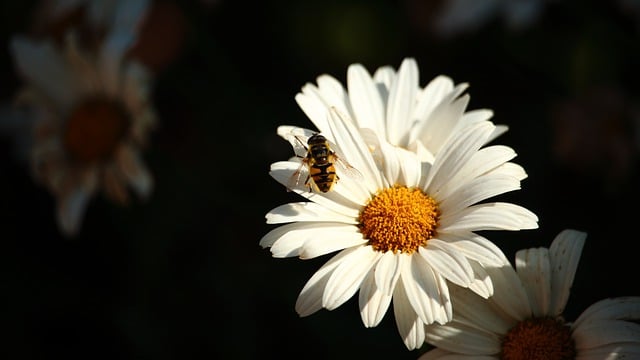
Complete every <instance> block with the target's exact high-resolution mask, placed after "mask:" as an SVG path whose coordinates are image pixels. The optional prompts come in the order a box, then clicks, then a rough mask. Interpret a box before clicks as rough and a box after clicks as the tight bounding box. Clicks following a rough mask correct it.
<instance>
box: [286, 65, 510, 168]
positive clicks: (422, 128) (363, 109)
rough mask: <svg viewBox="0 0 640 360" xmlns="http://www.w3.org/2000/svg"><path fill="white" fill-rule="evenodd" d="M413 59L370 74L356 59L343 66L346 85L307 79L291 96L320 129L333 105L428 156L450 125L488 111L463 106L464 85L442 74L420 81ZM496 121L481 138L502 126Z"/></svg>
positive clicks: (430, 157)
mask: <svg viewBox="0 0 640 360" xmlns="http://www.w3.org/2000/svg"><path fill="white" fill-rule="evenodd" d="M419 82H420V77H419V70H418V65H417V64H416V61H415V60H414V59H413V58H406V59H404V60H403V62H402V64H401V65H400V68H399V69H398V71H395V70H394V69H393V68H392V67H390V66H383V67H380V68H378V69H377V70H376V72H375V73H374V74H373V76H371V75H370V74H369V72H368V71H367V70H366V69H365V67H364V66H363V65H361V64H352V65H350V66H349V68H348V70H347V89H345V88H344V87H343V86H342V84H341V83H340V82H339V81H338V80H336V79H335V78H334V77H332V76H330V75H321V76H319V77H318V78H317V85H314V84H311V83H307V84H305V85H304V86H303V87H302V91H301V92H300V93H298V94H297V95H296V98H295V99H296V101H297V103H298V105H299V106H300V108H301V109H302V110H303V111H304V113H305V114H306V115H307V116H308V117H309V119H310V120H311V121H312V122H313V124H314V125H315V126H316V127H317V128H318V129H319V130H320V132H327V131H328V130H329V124H328V123H327V115H326V113H327V111H329V109H330V108H331V107H335V108H336V109H338V110H339V111H340V112H342V113H344V114H346V115H347V116H348V118H349V119H352V120H353V122H354V124H355V125H356V126H357V127H359V128H364V129H370V130H372V131H373V132H375V133H376V134H378V135H379V136H381V137H382V138H384V139H385V140H386V141H387V142H389V143H390V144H392V145H395V146H398V147H401V148H404V149H408V150H411V151H413V152H416V153H417V154H419V155H420V158H421V159H424V160H426V161H433V157H434V156H435V154H437V153H438V152H439V151H440V149H441V148H442V145H443V144H444V142H445V141H446V139H447V138H448V137H449V136H450V135H451V134H452V133H453V132H454V131H455V130H456V129H460V128H463V127H464V126H466V125H469V124H473V123H476V122H479V121H487V120H489V119H490V118H491V117H492V116H493V112H492V111H491V110H489V109H479V110H473V111H465V110H466V107H467V105H468V103H469V95H468V94H464V95H463V93H464V91H465V90H466V89H467V87H468V84H466V83H462V84H458V85H454V83H453V80H452V79H451V78H449V77H448V76H444V75H440V76H437V77H436V78H434V79H432V80H431V81H430V82H429V83H428V84H427V85H426V86H425V87H424V88H423V87H421V86H420V84H419ZM507 129H508V128H507V126H505V125H499V126H496V127H495V128H494V130H493V132H492V134H491V136H489V137H488V138H487V142H488V141H491V140H493V139H494V138H496V137H497V136H499V135H501V134H502V133H504V132H505V131H507Z"/></svg>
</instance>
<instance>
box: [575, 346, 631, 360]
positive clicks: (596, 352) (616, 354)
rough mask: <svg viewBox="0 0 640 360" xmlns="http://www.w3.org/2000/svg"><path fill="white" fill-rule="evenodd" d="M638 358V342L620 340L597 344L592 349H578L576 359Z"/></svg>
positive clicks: (611, 359) (616, 359)
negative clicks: (618, 341)
mask: <svg viewBox="0 0 640 360" xmlns="http://www.w3.org/2000/svg"><path fill="white" fill-rule="evenodd" d="M620 359H640V343H638V342H637V341H636V342H620V343H613V344H607V345H602V346H598V347H596V348H592V349H580V350H579V354H578V355H577V356H576V360H620Z"/></svg>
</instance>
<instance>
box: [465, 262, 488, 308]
mask: <svg viewBox="0 0 640 360" xmlns="http://www.w3.org/2000/svg"><path fill="white" fill-rule="evenodd" d="M469 264H470V265H471V268H473V281H472V282H471V284H469V290H471V291H473V292H474V293H476V294H477V295H479V296H481V297H483V298H485V299H488V298H490V297H491V296H492V295H493V281H492V280H491V277H490V276H489V273H488V272H487V270H486V268H485V267H484V266H483V265H480V264H479V263H478V262H476V261H469Z"/></svg>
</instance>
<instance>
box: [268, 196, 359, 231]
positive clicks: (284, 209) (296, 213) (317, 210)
mask: <svg viewBox="0 0 640 360" xmlns="http://www.w3.org/2000/svg"><path fill="white" fill-rule="evenodd" d="M265 218H266V219H267V224H280V223H288V222H295V221H330V222H337V223H343V224H352V225H355V224H357V223H358V222H357V220H356V219H355V218H353V217H348V216H345V215H344V214H339V213H337V212H335V211H332V210H330V209H328V208H326V207H324V206H322V205H319V204H316V203H314V202H310V201H304V202H296V203H289V204H284V205H280V206H278V207H276V208H274V209H272V210H271V211H269V212H268V213H267V215H266V216H265Z"/></svg>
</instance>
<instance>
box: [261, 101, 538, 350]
mask: <svg viewBox="0 0 640 360" xmlns="http://www.w3.org/2000/svg"><path fill="white" fill-rule="evenodd" d="M344 116H346V115H340V114H339V112H338V111H337V110H335V109H332V111H330V112H329V118H328V119H327V120H326V127H325V128H324V129H325V130H323V133H322V134H323V135H324V136H325V137H326V138H327V139H328V140H329V141H331V144H334V145H335V146H336V149H335V150H336V151H337V153H338V154H339V156H340V158H341V159H344V160H345V162H347V163H348V164H350V165H351V166H353V167H354V168H356V169H357V170H358V171H359V172H360V174H361V175H362V176H361V178H352V177H349V176H347V175H346V174H345V173H344V172H341V168H340V167H336V169H337V175H338V176H339V181H338V182H337V184H336V185H335V186H333V188H332V190H331V191H328V192H325V193H323V192H308V191H307V188H305V187H302V188H294V189H293V191H295V192H297V193H298V194H300V195H302V196H304V197H305V198H307V199H308V200H310V201H308V202H296V203H289V204H285V205H282V206H279V207H276V208H275V209H273V210H271V211H269V212H268V213H267V215H266V220H267V223H269V224H284V223H288V224H285V225H282V226H280V227H277V228H275V229H273V230H271V231H270V232H268V233H267V234H266V235H265V236H264V237H263V238H262V239H261V240H260V245H261V246H262V247H264V248H267V247H270V250H271V253H272V255H273V256H274V257H277V258H282V257H292V256H298V257H300V258H301V259H310V258H315V257H318V256H322V255H325V254H329V253H332V252H336V251H339V252H338V254H337V255H335V256H334V257H333V258H332V259H331V260H329V261H328V262H327V263H326V264H325V265H324V266H322V267H321V268H320V269H319V270H318V271H317V272H316V273H315V274H314V275H313V276H312V277H311V279H310V280H309V281H308V282H307V284H306V285H305V286H304V288H303V289H302V291H301V293H300V295H299V297H298V300H297V303H296V311H297V312H298V314H300V316H307V315H310V314H312V313H314V312H316V311H318V310H320V309H321V308H326V309H328V310H332V309H335V308H337V307H339V306H340V305H342V304H343V303H345V302H346V301H347V300H348V299H350V298H351V297H352V296H353V295H354V294H355V293H356V292H357V291H359V303H360V314H361V317H362V321H363V322H364V325H365V326H366V327H373V326H376V325H378V324H379V323H380V321H381V320H382V318H383V316H384V314H385V313H386V311H387V309H388V307H389V306H390V304H391V300H392V299H394V301H393V308H394V313H395V319H396V323H397V326H398V330H399V332H400V335H401V337H402V339H403V340H404V343H405V344H406V346H407V348H409V349H415V348H417V347H419V346H420V345H422V343H423V340H424V336H425V333H424V324H431V323H434V322H435V323H441V324H444V323H447V322H448V321H450V320H451V319H452V307H451V302H450V299H449V290H448V286H447V281H451V282H452V283H454V284H457V285H459V286H462V287H466V288H470V289H471V290H472V291H473V292H475V293H477V294H479V295H480V296H482V297H485V298H487V297H489V296H491V294H492V293H493V286H492V283H491V281H490V279H489V278H488V276H487V274H486V272H485V270H484V266H486V265H490V264H493V265H495V264H502V257H501V255H500V254H501V252H500V250H499V249H498V248H497V247H496V246H495V245H494V244H493V243H491V242H490V241H489V240H487V239H485V238H484V237H482V236H480V235H478V234H476V233H475V231H479V230H514V231H515V230H521V229H534V228H537V226H538V225H537V220H538V219H537V217H536V215H534V214H533V213H531V212H530V211H528V210H527V209H524V208H522V207H520V206H517V205H514V204H510V203H504V202H492V203H485V202H483V201H484V200H486V199H488V198H491V197H493V196H496V195H499V194H503V193H506V192H509V191H512V190H516V189H519V188H520V181H521V180H522V179H523V178H524V177H525V176H526V174H525V172H524V170H523V169H522V168H521V167H520V166H518V165H516V164H514V163H511V162H509V160H511V159H512V158H514V157H515V156H516V154H515V152H514V151H513V150H512V149H510V148H508V147H504V146H490V147H486V148H483V149H480V148H481V147H482V146H483V144H485V143H486V141H487V139H488V138H489V137H490V136H491V135H492V134H493V133H494V131H495V130H496V129H495V125H493V124H492V123H490V122H488V121H482V122H475V123H473V124H470V125H469V126H467V127H465V128H464V129H462V130H460V131H457V132H455V133H454V134H453V135H452V136H451V137H449V138H448V139H447V140H446V141H445V143H444V144H442V147H441V148H440V151H438V153H437V154H436V156H435V159H434V161H433V163H428V162H423V161H420V159H419V158H418V157H417V156H416V154H414V153H412V152H409V151H407V150H404V149H401V148H397V147H394V146H392V145H390V144H388V143H386V142H384V140H381V139H380V138H379V137H377V136H375V134H373V135H372V134H371V133H369V134H368V135H367V136H370V137H371V138H370V139H369V140H370V142H372V143H374V142H377V143H376V144H375V145H376V148H377V149H378V150H376V152H378V153H380V156H379V158H381V159H382V161H377V160H379V159H376V158H375V157H374V154H372V153H371V152H370V148H369V146H368V145H367V144H365V141H364V139H363V136H362V134H361V130H360V129H358V128H356V126H355V125H354V123H353V122H352V121H351V120H347V119H344ZM313 133H314V132H313V131H311V130H306V129H300V128H294V127H291V126H281V127H279V128H278V134H279V135H281V136H282V137H284V138H285V139H287V140H289V141H291V142H292V143H294V142H295V141H297V140H295V139H293V138H292V135H296V136H300V137H302V138H303V139H307V138H308V137H309V136H310V135H311V134H313ZM338 146H339V148H337V147H338ZM299 167H300V159H298V158H292V159H291V160H290V161H282V162H276V163H274V164H272V166H271V171H270V174H271V176H272V177H273V178H275V179H276V180H277V181H278V182H280V183H281V184H283V185H285V186H289V184H290V182H289V180H290V178H291V176H292V174H294V173H295V172H296V171H297V170H298V169H299Z"/></svg>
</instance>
